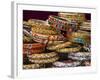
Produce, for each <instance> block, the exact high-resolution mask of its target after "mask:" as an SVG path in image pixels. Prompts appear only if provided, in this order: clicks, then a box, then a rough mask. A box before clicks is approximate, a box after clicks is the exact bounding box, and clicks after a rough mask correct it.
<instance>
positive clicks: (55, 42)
mask: <svg viewBox="0 0 100 80" xmlns="http://www.w3.org/2000/svg"><path fill="white" fill-rule="evenodd" d="M61 43H64V41H48V43H47V45H57V44H61Z"/></svg>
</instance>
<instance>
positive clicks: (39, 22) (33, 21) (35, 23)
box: [27, 19, 48, 28]
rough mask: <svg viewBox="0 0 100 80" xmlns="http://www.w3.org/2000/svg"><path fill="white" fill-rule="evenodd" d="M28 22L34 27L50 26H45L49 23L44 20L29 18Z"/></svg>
mask: <svg viewBox="0 0 100 80" xmlns="http://www.w3.org/2000/svg"><path fill="white" fill-rule="evenodd" d="M27 23H28V24H30V25H31V26H32V27H34V26H41V27H43V28H48V27H44V25H48V24H47V23H46V21H43V20H38V19H29V20H28V22H27Z"/></svg>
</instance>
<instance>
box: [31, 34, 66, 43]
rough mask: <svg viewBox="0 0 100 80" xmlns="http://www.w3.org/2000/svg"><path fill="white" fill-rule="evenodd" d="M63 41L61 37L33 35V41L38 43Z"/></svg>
mask: <svg viewBox="0 0 100 80" xmlns="http://www.w3.org/2000/svg"><path fill="white" fill-rule="evenodd" d="M62 39H65V38H64V37H63V36H62V35H44V34H38V33H33V40H34V41H36V42H39V43H45V42H48V41H49V40H62Z"/></svg>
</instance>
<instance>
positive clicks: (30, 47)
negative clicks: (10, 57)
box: [23, 43, 45, 54]
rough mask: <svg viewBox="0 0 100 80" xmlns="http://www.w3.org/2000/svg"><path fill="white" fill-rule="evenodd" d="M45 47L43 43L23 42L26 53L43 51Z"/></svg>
mask: <svg viewBox="0 0 100 80" xmlns="http://www.w3.org/2000/svg"><path fill="white" fill-rule="evenodd" d="M44 49H45V45H44V44H41V43H32V44H30V43H29V44H23V53H24V54H33V53H42V52H43V51H44Z"/></svg>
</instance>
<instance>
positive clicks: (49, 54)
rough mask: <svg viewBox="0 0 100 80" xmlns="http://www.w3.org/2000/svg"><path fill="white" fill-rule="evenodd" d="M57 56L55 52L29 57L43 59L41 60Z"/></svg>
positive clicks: (30, 56)
mask: <svg viewBox="0 0 100 80" xmlns="http://www.w3.org/2000/svg"><path fill="white" fill-rule="evenodd" d="M55 56H57V53H55V52H50V53H41V54H36V53H35V54H32V55H28V57H29V58H31V59H39V58H40V59H41V58H43V59H44V58H52V57H55Z"/></svg>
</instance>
